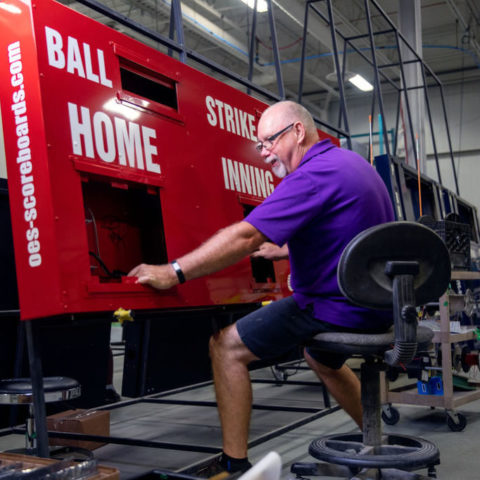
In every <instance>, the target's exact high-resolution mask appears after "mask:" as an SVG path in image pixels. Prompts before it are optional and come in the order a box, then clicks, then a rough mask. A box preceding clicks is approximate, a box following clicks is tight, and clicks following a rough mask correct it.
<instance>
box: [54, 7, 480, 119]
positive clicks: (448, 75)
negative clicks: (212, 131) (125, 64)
mask: <svg viewBox="0 0 480 480" xmlns="http://www.w3.org/2000/svg"><path fill="white" fill-rule="evenodd" d="M95 1H97V3H99V4H101V5H105V6H106V7H108V8H109V9H112V10H114V11H116V12H118V13H119V14H121V15H122V16H125V17H127V18H129V19H131V20H133V21H134V22H136V23H137V24H140V25H142V26H144V27H146V28H147V29H149V30H151V31H154V32H158V33H159V34H161V35H162V36H164V37H169V30H170V10H171V5H170V0H135V1H134V0H100V1H98V0H95ZM258 1H259V2H260V0H258ZM400 1H403V2H405V3H407V0H378V1H377V3H376V4H374V3H373V2H372V1H368V2H367V4H368V7H369V12H367V7H366V5H365V2H364V0H333V1H332V7H333V12H332V13H333V18H334V21H335V26H336V28H337V31H338V32H339V33H340V34H341V36H343V37H347V38H353V37H358V38H357V39H356V40H352V41H351V42H350V44H349V45H347V48H346V50H345V51H346V52H347V55H346V63H347V71H348V72H349V73H360V74H361V75H362V76H364V77H365V78H366V79H367V80H369V81H370V82H371V83H373V82H374V70H373V68H372V67H371V65H370V64H369V62H368V61H367V60H365V58H363V57H362V55H363V56H364V57H366V58H367V59H368V60H370V62H371V60H372V54H371V49H370V43H369V40H368V36H366V34H368V22H367V18H370V20H371V25H372V29H373V30H372V31H373V33H374V35H373V37H374V41H375V51H376V56H375V57H376V61H377V62H378V65H379V66H380V67H381V68H380V70H381V72H382V76H381V77H380V80H381V83H382V85H383V88H386V91H388V89H389V88H390V89H392V90H394V87H392V85H397V84H398V85H400V83H399V82H400V79H401V71H400V69H399V68H398V66H396V65H398V64H399V60H400V57H399V53H398V48H397V43H396V37H395V34H394V33H393V31H392V27H391V25H390V24H389V22H388V21H387V20H386V19H385V18H384V16H383V15H382V12H383V13H385V14H386V15H387V16H388V18H389V19H390V21H391V22H392V23H393V24H394V25H395V26H396V27H399V25H400V22H401V18H400V17H402V18H406V17H405V13H404V12H403V11H402V13H401V14H400V13H399V2H400ZM62 3H64V4H66V5H68V6H70V7H71V8H74V9H77V10H79V11H81V12H82V13H85V14H86V15H89V16H91V17H93V18H95V19H97V20H99V21H101V22H103V23H106V24H107V25H109V26H111V27H112V28H115V29H117V30H119V31H122V32H124V33H126V34H128V35H131V36H134V37H135V38H137V39H139V40H140V41H142V42H144V43H147V44H149V45H151V46H153V47H155V48H158V49H159V50H161V51H164V52H166V51H167V50H166V47H165V46H164V45H161V44H160V43H159V42H155V41H154V40H152V39H151V38H147V37H145V36H143V35H141V34H139V33H137V32H135V31H133V30H131V29H129V28H128V27H126V26H125V25H122V24H120V23H119V22H118V21H115V20H112V19H109V18H107V17H106V16H105V15H104V14H102V13H100V12H98V11H95V10H93V9H92V8H90V7H88V6H85V5H83V4H81V3H80V2H78V1H72V0H63V2H62ZM405 3H404V4H405ZM408 3H410V4H413V3H414V2H413V1H410V0H408ZM272 5H273V8H272V11H273V16H274V19H275V22H274V25H275V31H276V38H277V45H278V53H279V60H280V63H281V80H282V82H281V84H283V85H284V94H285V96H286V97H287V98H293V99H297V98H298V92H299V83H300V82H299V80H300V67H301V58H302V44H303V37H304V29H303V25H304V23H305V20H304V19H305V5H306V2H305V1H302V0H272ZM376 5H378V6H379V7H380V8H381V10H382V12H381V11H380V10H379V9H378V8H377V7H376ZM420 5H421V34H422V36H421V44H422V51H421V55H422V57H423V60H424V62H425V64H426V65H427V66H428V67H429V69H430V71H431V72H432V73H433V74H434V75H435V76H433V75H431V74H429V73H428V72H429V70H427V75H426V77H425V80H426V83H427V84H434V83H435V82H436V79H435V77H436V78H437V79H438V80H440V81H441V82H442V84H444V85H449V84H454V83H464V82H467V81H479V80H480V2H478V0H443V1H442V0H423V1H421V2H420ZM314 6H315V9H316V11H313V10H312V8H310V10H309V11H310V13H309V17H308V33H307V35H306V40H305V52H306V54H305V58H306V60H305V70H304V79H303V88H302V101H303V103H305V104H306V105H307V106H309V107H310V108H311V109H313V111H314V113H315V114H317V115H319V116H321V115H322V113H323V112H325V111H326V110H327V108H328V106H329V104H330V102H332V101H335V100H337V99H338V98H339V87H338V82H337V78H336V75H334V72H335V69H334V61H333V58H334V57H333V56H332V52H333V47H332V36H331V31H330V28H329V27H328V25H327V24H326V22H325V21H324V20H323V19H322V18H321V16H320V15H319V14H318V13H317V12H321V13H322V14H324V15H327V4H326V2H325V1H318V2H315V4H314ZM403 8H404V7H402V9H403ZM181 11H182V25H183V30H184V36H185V47H186V49H187V50H188V51H194V52H197V53H198V54H200V55H201V56H203V57H205V58H207V59H209V60H211V61H213V62H215V64H218V65H221V66H222V67H224V68H226V69H228V70H230V71H232V72H234V73H235V74H238V75H241V76H243V77H247V76H248V72H249V48H250V42H251V32H252V21H253V15H252V13H253V10H252V9H251V8H249V7H248V6H247V5H246V4H245V3H243V2H242V1H241V0H183V1H182V2H181ZM419 28H420V27H419ZM410 30H411V31H413V32H414V31H415V28H414V27H413V26H412V25H411V24H410ZM403 31H404V32H405V35H406V36H407V37H408V35H409V34H408V32H407V31H406V30H403ZM382 32H383V33H382ZM341 36H340V35H337V36H336V41H337V44H338V50H339V51H340V52H343V50H344V48H345V45H344V40H343V39H342V37H341ZM177 38H178V37H177ZM408 38H410V37H408ZM409 42H410V43H411V44H412V45H414V41H413V40H409ZM400 44H402V45H403V42H402V41H400ZM253 45H254V62H253V72H252V75H253V77H252V81H253V82H254V83H255V84H256V85H259V86H261V87H262V88H264V89H268V90H269V91H271V92H273V94H274V95H277V96H281V95H280V94H281V89H282V87H281V86H279V78H280V77H279V75H278V74H277V69H276V68H275V54H274V52H275V49H274V48H273V47H274V37H272V31H271V28H270V22H269V15H268V12H265V13H258V14H257V26H256V32H255V36H254V42H253ZM355 49H356V50H355ZM402 52H403V53H402V54H401V55H402V57H401V58H402V59H403V60H405V59H407V56H408V54H409V52H408V49H407V51H405V50H402ZM177 58H178V54H177ZM342 58H343V57H342V56H340V61H342ZM187 63H188V64H190V65H191V66H193V67H195V68H199V69H201V70H203V71H206V72H208V73H210V74H212V75H214V76H216V77H219V78H222V80H224V81H226V82H228V83H231V84H234V82H233V81H232V80H231V79H230V78H227V77H223V76H222V75H220V74H219V73H218V72H216V71H214V70H212V69H210V68H208V67H206V66H205V65H202V64H197V63H196V62H195V61H194V59H192V58H191V57H189V58H187ZM389 65H391V66H389ZM416 65H418V63H416ZM236 86H238V85H236ZM239 88H241V89H243V90H245V87H243V86H239ZM362 95H366V94H365V92H360V91H359V90H358V89H356V88H355V87H354V86H351V85H350V84H349V83H348V82H346V83H345V96H346V97H347V98H355V97H360V96H362Z"/></svg>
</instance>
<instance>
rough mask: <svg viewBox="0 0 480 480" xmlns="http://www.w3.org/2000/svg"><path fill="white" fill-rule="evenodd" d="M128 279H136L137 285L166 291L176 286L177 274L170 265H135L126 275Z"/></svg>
mask: <svg viewBox="0 0 480 480" xmlns="http://www.w3.org/2000/svg"><path fill="white" fill-rule="evenodd" d="M128 276H129V277H138V280H137V283H141V284H142V285H150V286H151V287H153V288H156V289H157V290H166V289H168V288H172V287H174V286H175V285H177V284H178V283H179V282H178V278H177V274H176V273H175V271H174V270H173V267H172V266H171V265H170V264H166V265H146V264H145V263H142V264H141V265H137V266H136V267H135V268H134V269H132V270H131V271H130V272H129V273H128Z"/></svg>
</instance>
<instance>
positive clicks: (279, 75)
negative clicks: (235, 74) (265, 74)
mask: <svg viewBox="0 0 480 480" xmlns="http://www.w3.org/2000/svg"><path fill="white" fill-rule="evenodd" d="M267 5H268V21H269V23H270V35H271V36H272V47H273V58H274V61H275V72H276V73H277V88H278V94H279V96H280V98H281V99H282V100H283V99H285V89H284V86H283V76H282V68H281V65H280V54H279V53H278V42H277V30H276V29H275V18H274V16H273V3H272V0H267Z"/></svg>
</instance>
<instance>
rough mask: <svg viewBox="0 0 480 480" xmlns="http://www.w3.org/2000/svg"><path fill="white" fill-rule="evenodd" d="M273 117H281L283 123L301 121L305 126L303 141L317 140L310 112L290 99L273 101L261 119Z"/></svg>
mask: <svg viewBox="0 0 480 480" xmlns="http://www.w3.org/2000/svg"><path fill="white" fill-rule="evenodd" d="M273 118H275V119H281V120H282V123H283V124H285V125H288V124H290V123H295V122H301V123H302V124H303V126H304V128H305V143H307V144H308V145H311V144H313V143H316V142H318V140H319V138H318V132H317V127H316V126H315V122H314V121H313V118H312V116H311V115H310V112H309V111H308V110H307V109H306V108H305V107H304V106H303V105H300V104H299V103H296V102H292V101H291V100H284V101H282V102H278V103H275V104H273V105H271V106H270V107H268V108H267V109H266V110H265V111H264V112H263V114H262V119H261V120H262V121H265V120H269V119H273Z"/></svg>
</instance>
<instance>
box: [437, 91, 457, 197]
mask: <svg viewBox="0 0 480 480" xmlns="http://www.w3.org/2000/svg"><path fill="white" fill-rule="evenodd" d="M439 87H440V96H441V97H442V109H443V117H444V119H445V130H446V131H447V140H448V149H449V153H450V160H451V162H452V171H453V178H454V180H455V191H456V192H457V195H460V190H459V188H458V180H457V170H456V168H455V161H454V159H453V150H452V140H451V138H450V129H449V128H448V120H447V111H446V109H445V97H444V96H443V86H442V84H440V85H439Z"/></svg>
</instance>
